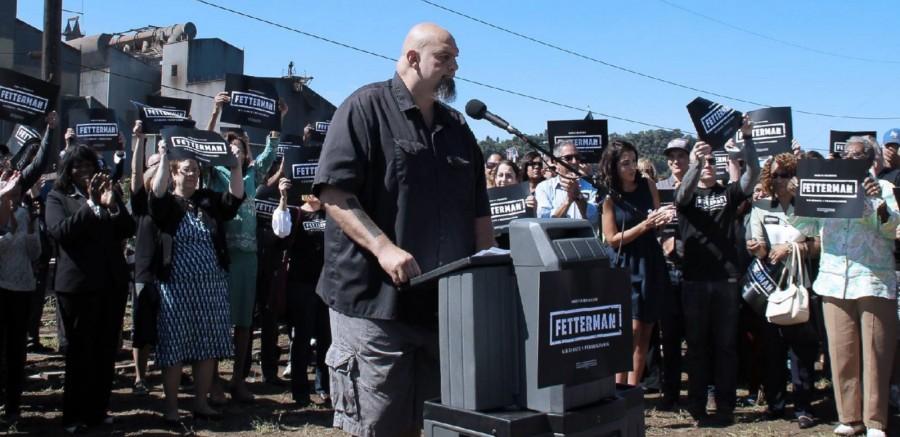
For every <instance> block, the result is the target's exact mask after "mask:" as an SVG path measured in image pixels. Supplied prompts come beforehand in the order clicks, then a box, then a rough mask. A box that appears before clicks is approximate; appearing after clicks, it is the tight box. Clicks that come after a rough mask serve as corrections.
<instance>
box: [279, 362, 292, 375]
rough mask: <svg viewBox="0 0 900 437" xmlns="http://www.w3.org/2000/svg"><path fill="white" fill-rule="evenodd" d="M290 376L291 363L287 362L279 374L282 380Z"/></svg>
mask: <svg viewBox="0 0 900 437" xmlns="http://www.w3.org/2000/svg"><path fill="white" fill-rule="evenodd" d="M290 376H291V363H290V362H288V363H287V366H284V370H283V371H282V372H281V377H282V378H288V377H290Z"/></svg>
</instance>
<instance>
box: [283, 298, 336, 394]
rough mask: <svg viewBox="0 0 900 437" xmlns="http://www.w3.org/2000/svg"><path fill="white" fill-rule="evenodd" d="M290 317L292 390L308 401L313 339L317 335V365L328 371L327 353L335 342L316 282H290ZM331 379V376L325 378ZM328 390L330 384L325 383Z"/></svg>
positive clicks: (326, 390)
mask: <svg viewBox="0 0 900 437" xmlns="http://www.w3.org/2000/svg"><path fill="white" fill-rule="evenodd" d="M287 289H288V294H287V303H288V317H289V319H290V322H291V325H292V326H293V327H294V339H293V341H292V342H291V394H292V395H293V398H294V401H295V402H302V403H305V402H307V400H308V399H309V381H308V380H307V377H306V366H307V365H308V364H309V361H310V360H309V358H310V348H309V340H310V338H313V337H315V339H316V369H317V370H318V371H320V372H325V374H326V375H327V372H328V367H327V366H326V365H325V354H326V353H327V352H328V347H329V346H331V324H330V321H329V318H328V307H327V306H326V305H325V303H324V302H322V299H320V298H319V296H318V295H317V294H316V291H315V290H316V285H315V284H297V283H290V282H289V283H288V288H287ZM323 379H324V381H323V383H324V382H325V381H327V380H328V378H323ZM323 385H324V387H322V389H323V390H324V391H325V392H326V393H327V392H328V391H329V387H328V384H327V383H324V384H323Z"/></svg>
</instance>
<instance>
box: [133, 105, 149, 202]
mask: <svg viewBox="0 0 900 437" xmlns="http://www.w3.org/2000/svg"><path fill="white" fill-rule="evenodd" d="M146 146H147V138H146V137H144V126H143V123H142V122H141V121H140V120H136V121H135V122H134V129H132V131H131V192H132V193H135V192H137V191H138V190H139V189H140V188H141V185H143V184H144V169H145V163H144V157H145V156H146V154H147V153H146Z"/></svg>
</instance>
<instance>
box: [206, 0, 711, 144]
mask: <svg viewBox="0 0 900 437" xmlns="http://www.w3.org/2000/svg"><path fill="white" fill-rule="evenodd" d="M196 1H197V2H199V3H203V4H205V5H207V6H211V7H213V8H216V9H220V10H223V11H226V12H230V13H232V14H235V15H239V16H242V17H245V18H249V19H251V20H255V21H259V22H261V23H265V24H269V25H271V26H275V27H278V28H280V29H284V30H287V31H290V32H294V33H298V34H300V35H303V36H307V37H310V38H314V39H317V40H319V41H324V42H327V43H329V44H334V45H337V46H340V47H343V48H346V49H350V50H353V51H356V52H360V53H365V54H367V55H370V56H374V57H376V58H381V59H384V60H387V61H390V62H396V59H394V58H391V57H389V56H386V55H383V54H381V53H376V52H373V51H370V50H366V49H362V48H359V47H356V46H353V45H350V44H347V43H343V42H340V41H336V40H333V39H330V38H326V37H324V36H321V35H316V34H314V33H310V32H306V31H303V30H300V29H297V28H293V27H289V26H286V25H283V24H280V23H276V22H274V21H270V20H267V19H265V18H260V17H257V16H254V15H250V14H247V13H245V12H241V11H237V10H234V9H231V8H228V7H225V6H221V5H218V4H215V3H212V2H209V1H207V0H196ZM456 79H458V80H460V81H463V82H468V83H471V84H473V85H478V86H481V87H484V88H489V89H492V90H495V91H500V92H504V93H507V94H511V95H514V96H519V97H524V98H526V99H530V100H534V101H537V102H542V103H547V104H551V105H555V106H558V107H561V108H566V109H573V110H576V111H580V112H587V111H588V109H587V108H579V107H577V106H573V105H568V104H565V103H560V102H556V101H553V100H549V99H545V98H543V97H537V96H533V95H530V94H525V93H522V92H519V91H514V90H510V89H506V88H501V87H498V86H496V85H490V84H487V83H484V82H479V81H477V80H473V79H467V78H465V77H461V76H458V75H457V76H456ZM593 112H594V113H595V114H599V115H602V116H604V117H607V118H611V119H614V120H620V121H625V122H629V123H635V124H639V125H642V126H648V127H653V128H657V129H664V130H668V131H679V132H684V133H689V134H692V135H693V134H694V133H693V132H690V131H685V130H681V129H673V128H668V127H664V126H660V125H657V124H653V123H647V122H643V121H639V120H633V119H630V118H626V117H620V116H616V115H612V114H605V113H602V112H598V111H596V110H593Z"/></svg>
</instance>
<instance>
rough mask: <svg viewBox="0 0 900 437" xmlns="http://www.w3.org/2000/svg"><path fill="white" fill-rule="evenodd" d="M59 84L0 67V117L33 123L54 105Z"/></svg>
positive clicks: (40, 118)
mask: <svg viewBox="0 0 900 437" xmlns="http://www.w3.org/2000/svg"><path fill="white" fill-rule="evenodd" d="M57 95H59V85H54V84H52V83H49V82H44V81H42V80H40V79H35V78H33V77H31V76H28V75H25V74H21V73H16V72H15V71H13V70H8V69H6V68H0V119H4V120H9V121H12V122H16V123H21V124H27V125H34V124H36V123H38V122H40V121H42V120H43V119H44V115H45V114H47V113H48V112H50V111H51V110H53V108H54V107H55V106H56V96H57Z"/></svg>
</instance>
